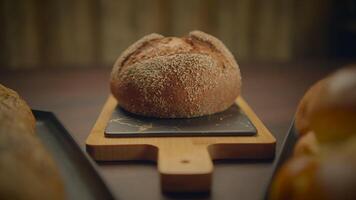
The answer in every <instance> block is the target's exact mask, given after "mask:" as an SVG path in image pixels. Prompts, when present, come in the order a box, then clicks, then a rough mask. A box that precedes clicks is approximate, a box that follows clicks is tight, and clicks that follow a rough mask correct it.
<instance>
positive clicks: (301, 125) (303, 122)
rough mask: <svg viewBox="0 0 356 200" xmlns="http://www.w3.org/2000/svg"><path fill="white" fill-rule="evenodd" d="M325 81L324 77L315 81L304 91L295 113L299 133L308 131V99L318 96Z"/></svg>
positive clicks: (302, 133)
mask: <svg viewBox="0 0 356 200" xmlns="http://www.w3.org/2000/svg"><path fill="white" fill-rule="evenodd" d="M325 82H326V79H322V80H320V81H318V82H317V83H315V84H314V85H313V86H312V87H310V89H309V90H308V91H307V92H306V93H305V95H304V96H303V98H302V99H301V100H300V102H299V105H298V108H297V112H296V114H295V127H296V129H297V130H298V133H299V134H300V135H304V134H306V133H308V132H309V131H310V119H309V117H310V116H309V113H310V104H309V103H310V101H311V99H313V98H315V96H318V94H319V92H320V88H321V87H322V86H323V84H324V83H325Z"/></svg>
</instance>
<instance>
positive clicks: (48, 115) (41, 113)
mask: <svg viewBox="0 0 356 200" xmlns="http://www.w3.org/2000/svg"><path fill="white" fill-rule="evenodd" d="M32 113H33V115H34V116H35V119H36V122H38V121H45V120H49V121H51V123H52V124H53V125H54V126H55V127H56V129H58V131H59V132H61V133H64V134H63V135H62V136H61V137H66V138H67V139H68V141H69V143H70V144H71V146H72V148H74V149H75V151H77V152H79V153H80V154H81V156H82V157H83V159H84V160H85V161H86V162H87V163H88V164H89V166H88V167H89V168H91V169H92V170H93V172H94V174H95V176H97V178H98V180H99V181H100V183H99V184H102V185H103V186H104V188H105V189H106V190H107V191H106V192H107V193H108V195H110V199H116V198H115V196H114V195H113V192H112V188H111V187H110V185H109V184H108V183H106V181H105V179H104V178H103V175H102V173H101V172H100V170H99V168H98V166H97V165H96V163H95V162H94V161H93V160H92V158H91V157H90V156H89V155H88V154H87V153H86V152H85V151H83V150H82V149H81V148H80V146H79V144H78V142H77V141H76V140H75V139H74V138H73V136H72V135H71V134H70V133H69V131H68V130H67V129H66V128H65V127H64V125H63V124H62V123H61V122H60V120H59V118H58V117H57V116H56V115H55V114H54V113H53V112H51V111H46V110H38V109H32ZM40 119H42V120H40Z"/></svg>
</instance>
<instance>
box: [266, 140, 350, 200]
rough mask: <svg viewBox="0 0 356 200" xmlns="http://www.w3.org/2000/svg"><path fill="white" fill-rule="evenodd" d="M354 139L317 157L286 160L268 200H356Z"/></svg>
mask: <svg viewBox="0 0 356 200" xmlns="http://www.w3.org/2000/svg"><path fill="white" fill-rule="evenodd" d="M355 151H356V137H353V138H351V139H349V140H347V141H345V143H343V144H338V145H337V146H333V147H332V148H327V149H324V151H323V152H321V154H320V155H319V156H318V157H315V156H309V155H304V156H303V155H302V156H294V157H292V158H291V159H289V160H288V161H287V162H286V163H285V164H284V165H283V166H282V167H281V168H280V169H279V170H278V172H277V174H276V177H275V178H274V181H273V184H272V187H271V192H270V197H269V199H270V200H314V199H318V200H339V199H342V200H354V199H356V190H355V187H356V157H355Z"/></svg>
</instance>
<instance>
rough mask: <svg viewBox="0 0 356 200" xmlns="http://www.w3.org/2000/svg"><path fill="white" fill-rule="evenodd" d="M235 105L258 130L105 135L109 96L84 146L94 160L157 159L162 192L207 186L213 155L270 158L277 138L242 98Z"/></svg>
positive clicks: (112, 103)
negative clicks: (225, 133)
mask: <svg viewBox="0 0 356 200" xmlns="http://www.w3.org/2000/svg"><path fill="white" fill-rule="evenodd" d="M236 104H237V106H238V107H239V108H240V109H241V110H242V111H243V112H244V113H245V114H246V115H247V117H248V118H249V119H250V121H251V122H252V124H253V125H254V127H255V128H256V130H257V134H254V135H248V136H246V135H245V136H204V137H199V136H187V137H186V136H184V137H177V136H172V137H105V129H106V126H107V124H108V123H109V121H110V119H111V116H112V114H113V112H114V111H115V109H116V107H117V105H118V102H117V101H116V99H115V98H114V97H113V96H111V95H110V96H109V98H108V100H107V101H106V103H105V105H104V108H103V110H102V112H101V114H100V115H99V118H98V119H97V121H96V123H95V125H94V127H93V129H92V131H91V133H90V134H89V136H88V138H87V140H86V150H87V152H88V153H89V154H90V155H91V156H92V157H93V159H94V160H97V161H115V160H152V161H157V164H158V171H159V173H160V176H161V187H162V190H163V191H165V192H206V191H209V190H210V187H211V182H212V173H213V163H212V160H214V159H270V158H273V157H274V154H275V145H276V140H275V138H274V137H273V135H272V134H271V133H270V132H269V131H268V130H267V128H266V127H265V126H264V125H263V123H262V122H261V121H260V120H259V119H258V117H257V116H256V114H255V113H254V112H253V111H252V109H251V108H250V107H249V106H248V104H247V103H246V102H245V101H244V100H243V98H242V97H239V98H237V100H236Z"/></svg>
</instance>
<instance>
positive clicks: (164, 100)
mask: <svg viewBox="0 0 356 200" xmlns="http://www.w3.org/2000/svg"><path fill="white" fill-rule="evenodd" d="M110 87H111V92H112V94H113V95H114V96H115V97H116V99H117V100H118V101H119V105H120V106H121V107H122V108H124V109H125V110H127V111H129V112H132V113H135V114H138V115H143V116H149V117H159V118H190V117H198V116H202V115H208V114H213V113H217V112H221V111H224V110H226V109H227V108H228V107H230V106H231V105H232V104H233V103H234V101H235V99H236V98H237V96H238V95H239V94H240V90H241V75H240V70H239V66H238V65H237V63H236V61H235V59H234V57H233V55H232V54H231V53H230V52H229V50H228V49H227V48H226V47H225V46H224V44H223V43H222V42H221V41H219V40H218V39H216V38H215V37H213V36H211V35H208V34H206V33H203V32H201V31H192V32H190V33H189V34H188V36H185V37H182V38H177V37H163V36H162V35H159V34H150V35H147V36H145V37H143V38H142V39H140V40H139V41H137V42H136V43H134V44H133V45H132V46H130V47H129V48H128V49H127V50H126V51H124V52H123V53H122V54H121V55H120V57H119V58H118V59H117V61H116V63H115V64H114V67H113V70H112V73H111V81H110Z"/></svg>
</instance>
